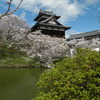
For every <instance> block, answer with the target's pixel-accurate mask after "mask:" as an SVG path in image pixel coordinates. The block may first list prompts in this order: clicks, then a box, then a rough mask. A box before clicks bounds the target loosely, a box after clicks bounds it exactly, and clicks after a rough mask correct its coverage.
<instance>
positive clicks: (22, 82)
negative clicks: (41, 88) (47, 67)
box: [0, 68, 44, 100]
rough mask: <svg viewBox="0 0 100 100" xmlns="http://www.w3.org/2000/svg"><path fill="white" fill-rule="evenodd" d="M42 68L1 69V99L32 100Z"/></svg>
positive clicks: (35, 93)
mask: <svg viewBox="0 0 100 100" xmlns="http://www.w3.org/2000/svg"><path fill="white" fill-rule="evenodd" d="M43 71H44V69H42V68H25V69H0V100H31V99H32V98H35V97H36V95H37V88H36V82H37V81H38V79H39V75H40V74H41V73H42V72H43Z"/></svg>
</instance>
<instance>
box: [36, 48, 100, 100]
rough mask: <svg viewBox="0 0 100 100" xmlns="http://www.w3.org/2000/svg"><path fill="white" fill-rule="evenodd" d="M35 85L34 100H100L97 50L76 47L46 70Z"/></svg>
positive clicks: (99, 59)
mask: <svg viewBox="0 0 100 100" xmlns="http://www.w3.org/2000/svg"><path fill="white" fill-rule="evenodd" d="M37 86H38V88H39V90H40V94H39V95H38V97H37V98H36V100H100V52H97V51H92V50H89V49H77V54H76V55H75V56H74V57H73V58H67V57H65V59H62V60H60V61H59V62H56V64H55V65H54V68H52V69H49V70H48V71H45V72H44V73H43V74H42V75H41V77H40V80H39V82H38V83H37Z"/></svg>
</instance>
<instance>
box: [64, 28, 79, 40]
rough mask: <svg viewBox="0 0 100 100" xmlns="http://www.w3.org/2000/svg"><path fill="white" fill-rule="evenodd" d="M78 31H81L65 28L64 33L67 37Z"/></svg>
mask: <svg viewBox="0 0 100 100" xmlns="http://www.w3.org/2000/svg"><path fill="white" fill-rule="evenodd" d="M79 33H81V32H77V31H75V30H67V31H66V34H65V37H66V38H68V37H70V35H73V34H79Z"/></svg>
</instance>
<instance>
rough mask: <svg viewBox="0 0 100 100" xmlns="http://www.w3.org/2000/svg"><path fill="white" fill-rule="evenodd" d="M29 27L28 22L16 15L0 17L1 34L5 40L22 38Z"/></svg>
mask: <svg viewBox="0 0 100 100" xmlns="http://www.w3.org/2000/svg"><path fill="white" fill-rule="evenodd" d="M28 29H29V26H28V25H27V24H26V22H25V21H23V20H22V19H20V18H19V17H18V16H16V15H8V16H4V17H3V18H2V19H0V36H1V37H2V38H3V39H4V40H11V39H20V38H22V37H23V36H24V34H23V33H24V32H26V31H27V30H28Z"/></svg>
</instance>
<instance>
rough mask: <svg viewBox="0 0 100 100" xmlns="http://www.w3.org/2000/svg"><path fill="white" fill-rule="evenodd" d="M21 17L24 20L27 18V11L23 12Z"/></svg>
mask: <svg viewBox="0 0 100 100" xmlns="http://www.w3.org/2000/svg"><path fill="white" fill-rule="evenodd" d="M19 17H20V18H21V19H23V20H26V12H22V13H21V14H20V16H19Z"/></svg>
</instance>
